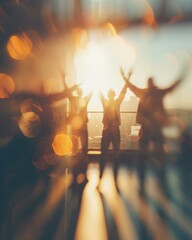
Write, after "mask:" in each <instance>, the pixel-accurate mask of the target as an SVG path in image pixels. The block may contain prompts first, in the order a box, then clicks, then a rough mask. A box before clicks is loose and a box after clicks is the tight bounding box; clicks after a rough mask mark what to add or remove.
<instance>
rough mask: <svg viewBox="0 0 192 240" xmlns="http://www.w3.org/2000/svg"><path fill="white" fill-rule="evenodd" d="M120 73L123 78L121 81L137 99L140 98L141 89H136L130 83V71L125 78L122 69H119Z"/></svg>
mask: <svg viewBox="0 0 192 240" xmlns="http://www.w3.org/2000/svg"><path fill="white" fill-rule="evenodd" d="M120 72H121V76H122V78H123V80H124V81H125V83H126V86H127V87H128V88H129V89H130V90H131V91H132V92H133V93H134V94H135V95H136V96H137V97H140V95H141V94H142V89H140V88H138V87H136V86H135V85H133V84H132V83H131V82H130V77H131V75H132V71H130V72H129V73H128V75H127V76H126V75H125V73H124V71H123V69H122V68H120Z"/></svg>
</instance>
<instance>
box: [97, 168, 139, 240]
mask: <svg viewBox="0 0 192 240" xmlns="http://www.w3.org/2000/svg"><path fill="white" fill-rule="evenodd" d="M99 189H100V191H101V192H102V193H103V195H104V198H105V199H106V202H107V204H108V206H109V208H110V211H111V213H112V215H113V217H114V221H115V223H116V225H117V228H118V232H119V236H120V238H121V239H135V240H137V239H138V235H137V232H136V230H135V227H134V225H133V222H132V219H131V218H130V216H129V213H128V212H127V210H126V207H125V205H124V203H123V201H122V199H121V198H120V197H119V195H118V194H117V191H116V189H115V185H114V176H113V172H112V168H111V167H110V166H109V167H107V168H106V169H105V171H104V175H103V178H102V180H101V184H100V186H99Z"/></svg>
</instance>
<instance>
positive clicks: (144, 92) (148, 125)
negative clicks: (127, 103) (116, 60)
mask: <svg viewBox="0 0 192 240" xmlns="http://www.w3.org/2000/svg"><path fill="white" fill-rule="evenodd" d="M121 74H122V77H123V79H124V80H125V81H126V83H127V85H128V87H129V88H130V90H131V91H132V92H133V93H134V94H135V95H136V96H137V97H138V98H139V99H140V101H139V106H138V110H137V116H136V122H137V123H139V124H140V125H141V129H140V132H139V136H140V139H139V147H140V154H139V158H138V174H139V179H140V190H139V193H140V195H141V196H143V194H144V182H145V168H146V164H147V160H148V159H149V156H148V152H149V144H150V142H153V145H154V153H155V156H156V159H157V160H161V161H162V160H164V158H165V156H164V153H165V152H164V142H165V140H164V136H163V133H162V128H163V126H164V125H165V124H166V122H167V118H168V117H167V113H166V110H165V108H164V105H163V98H164V97H165V95H166V94H167V93H170V92H171V91H173V90H174V89H175V88H176V87H177V86H178V85H179V84H180V83H181V81H182V78H180V79H178V80H177V81H176V82H175V83H174V84H172V85H171V86H170V87H168V88H164V89H160V88H158V87H157V86H156V85H155V83H154V80H153V78H151V77H150V78H149V79H148V86H147V88H144V89H141V88H138V87H136V86H135V85H133V84H132V83H131V82H130V81H129V79H130V75H131V72H130V73H129V76H128V77H126V76H125V75H124V73H123V71H122V69H121ZM161 163H162V162H161ZM158 171H159V174H160V175H159V177H160V180H161V182H162V184H163V185H162V186H163V188H164V190H165V189H166V185H165V176H164V168H163V165H162V164H160V165H159V169H158Z"/></svg>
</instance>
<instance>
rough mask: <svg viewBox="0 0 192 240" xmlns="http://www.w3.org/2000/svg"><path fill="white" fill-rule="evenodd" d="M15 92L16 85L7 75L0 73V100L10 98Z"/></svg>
mask: <svg viewBox="0 0 192 240" xmlns="http://www.w3.org/2000/svg"><path fill="white" fill-rule="evenodd" d="M14 91H15V83H14V81H13V79H12V78H11V77H10V76H8V75H7V74H4V73H0V98H8V97H10V95H11V94H12V93H13V92H14Z"/></svg>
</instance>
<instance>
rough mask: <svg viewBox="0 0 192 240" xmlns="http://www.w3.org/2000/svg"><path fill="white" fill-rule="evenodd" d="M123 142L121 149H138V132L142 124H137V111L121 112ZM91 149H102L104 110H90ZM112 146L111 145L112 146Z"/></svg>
mask: <svg viewBox="0 0 192 240" xmlns="http://www.w3.org/2000/svg"><path fill="white" fill-rule="evenodd" d="M120 115H121V126H120V131H121V144H120V149H121V150H126V149H138V132H139V129H140V125H138V124H136V121H135V119H136V112H121V113H120ZM88 118H89V123H88V131H89V149H100V144H101V136H102V129H103V124H102V118H103V112H94V111H89V112H88ZM110 148H111V146H110Z"/></svg>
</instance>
